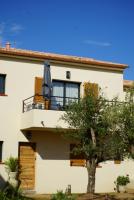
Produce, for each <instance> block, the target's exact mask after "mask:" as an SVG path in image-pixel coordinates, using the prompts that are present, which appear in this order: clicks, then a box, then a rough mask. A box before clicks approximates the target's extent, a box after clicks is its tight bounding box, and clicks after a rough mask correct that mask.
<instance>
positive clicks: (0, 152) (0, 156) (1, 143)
mask: <svg viewBox="0 0 134 200" xmlns="http://www.w3.org/2000/svg"><path fill="white" fill-rule="evenodd" d="M2 145H3V141H0V162H1V161H2Z"/></svg>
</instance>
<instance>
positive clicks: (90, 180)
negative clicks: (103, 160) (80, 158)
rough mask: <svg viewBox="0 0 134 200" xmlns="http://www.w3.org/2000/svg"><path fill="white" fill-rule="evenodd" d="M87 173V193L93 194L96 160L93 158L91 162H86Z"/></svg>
mask: <svg viewBox="0 0 134 200" xmlns="http://www.w3.org/2000/svg"><path fill="white" fill-rule="evenodd" d="M87 172H88V185H87V193H92V194H94V192H95V173H96V160H95V159H94V158H93V159H92V160H91V161H89V160H87Z"/></svg>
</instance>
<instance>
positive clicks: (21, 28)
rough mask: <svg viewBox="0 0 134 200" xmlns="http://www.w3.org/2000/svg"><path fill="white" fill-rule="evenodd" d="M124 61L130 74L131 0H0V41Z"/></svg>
mask: <svg viewBox="0 0 134 200" xmlns="http://www.w3.org/2000/svg"><path fill="white" fill-rule="evenodd" d="M8 41H9V42H10V43H11V46H12V47H15V48H21V49H28V50H34V51H44V52H50V53H58V54H65V55H73V56H82V57H89V58H94V59H97V60H103V61H110V62H117V63H123V64H128V65H129V68H128V69H126V70H125V73H124V79H128V80H134V0H0V45H1V46H5V43H6V42H8Z"/></svg>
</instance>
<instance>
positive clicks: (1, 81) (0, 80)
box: [0, 74, 6, 94]
mask: <svg viewBox="0 0 134 200" xmlns="http://www.w3.org/2000/svg"><path fill="white" fill-rule="evenodd" d="M5 80H6V75H5V74H0V94H5Z"/></svg>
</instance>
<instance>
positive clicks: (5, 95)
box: [0, 93, 8, 97]
mask: <svg viewBox="0 0 134 200" xmlns="http://www.w3.org/2000/svg"><path fill="white" fill-rule="evenodd" d="M0 96H3V97H7V96H8V95H7V94H1V93H0Z"/></svg>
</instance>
